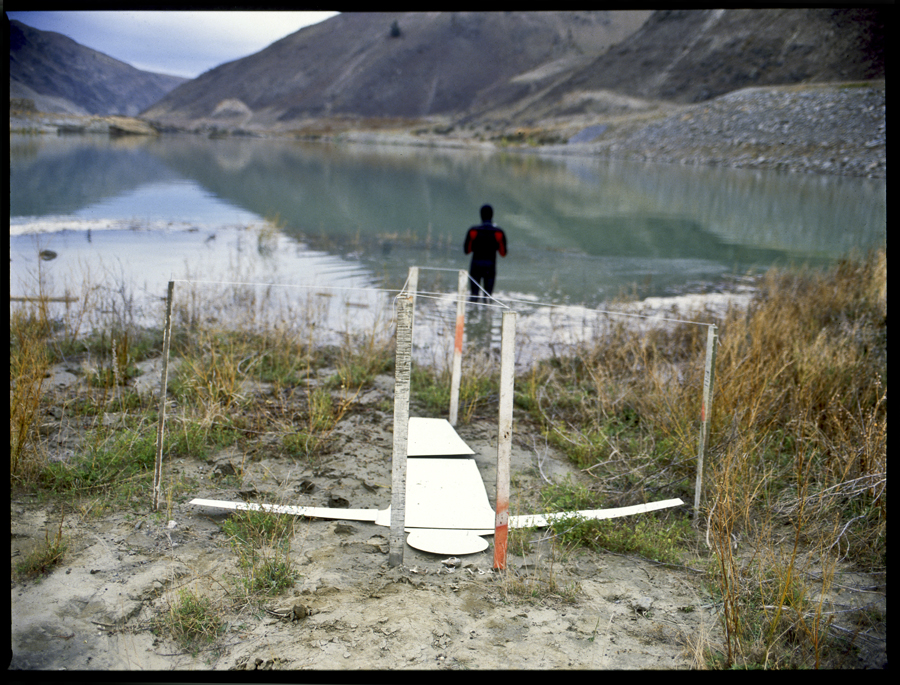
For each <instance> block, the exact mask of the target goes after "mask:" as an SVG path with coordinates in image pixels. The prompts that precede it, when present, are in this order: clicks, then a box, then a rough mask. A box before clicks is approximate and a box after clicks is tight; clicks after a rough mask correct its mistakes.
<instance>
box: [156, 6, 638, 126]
mask: <svg viewBox="0 0 900 685" xmlns="http://www.w3.org/2000/svg"><path fill="white" fill-rule="evenodd" d="M649 14H650V13H649V12H647V11H639V12H483V13H479V12H460V13H457V12H452V13H447V12H406V13H384V12H374V13H344V14H340V15H337V16H335V17H333V18H331V19H329V20H327V21H325V22H322V23H320V24H317V25H314V26H310V27H307V28H304V29H301V30H300V31H298V32H296V33H294V34H292V35H290V36H287V37H286V38H284V39H282V40H280V41H278V42H276V43H273V44H272V45H271V46H269V47H268V48H266V49H265V50H262V51H261V52H259V53H256V54H254V55H251V56H249V57H245V58H243V59H240V60H236V61H234V62H230V63H228V64H224V65H221V66H219V67H217V68H215V69H213V70H211V71H209V72H207V73H206V74H203V75H201V76H200V77H198V78H197V79H194V80H193V81H191V82H189V83H186V84H184V85H182V86H181V87H179V88H177V89H176V90H174V91H173V92H171V93H169V95H167V96H166V97H165V98H163V99H162V100H161V101H160V102H158V103H156V104H155V105H154V106H153V107H151V108H149V109H148V110H147V111H146V112H144V113H143V114H144V116H146V117H148V118H151V119H157V120H161V121H164V122H168V123H185V122H196V121H198V120H206V121H209V122H213V123H220V124H222V125H229V124H231V125H241V126H261V127H266V128H271V127H278V126H282V125H284V124H285V123H286V122H292V121H298V120H303V119H308V118H312V117H332V116H353V117H370V118H371V117H393V118H403V119H417V118H422V117H434V116H447V117H458V116H460V115H461V114H464V113H466V112H467V111H469V110H470V109H473V108H474V109H490V108H492V107H493V106H494V103H495V102H496V101H497V100H498V99H499V100H503V99H508V98H509V97H511V95H510V92H509V90H508V89H506V86H507V85H508V84H509V83H510V82H511V81H512V80H514V79H515V77H516V76H518V75H519V74H522V73H525V72H528V71H531V70H534V69H537V68H544V69H545V70H549V71H553V70H556V71H559V70H560V69H571V68H572V67H574V66H579V65H585V64H587V63H588V62H589V61H590V60H591V59H592V58H594V57H596V56H597V55H599V54H602V53H603V52H605V51H606V50H607V49H608V48H609V47H610V46H612V45H614V44H615V43H617V42H619V41H621V40H622V39H623V38H625V37H626V36H627V35H629V34H631V33H633V32H634V31H635V30H636V29H637V28H638V27H639V26H640V25H641V24H642V23H643V22H644V21H645V20H646V18H647V17H648V16H649ZM516 92H517V91H515V89H513V93H512V97H515V95H516Z"/></svg>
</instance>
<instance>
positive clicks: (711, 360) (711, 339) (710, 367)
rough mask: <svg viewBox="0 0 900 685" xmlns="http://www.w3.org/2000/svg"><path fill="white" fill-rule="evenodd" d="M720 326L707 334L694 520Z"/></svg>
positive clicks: (700, 485) (697, 509)
mask: <svg viewBox="0 0 900 685" xmlns="http://www.w3.org/2000/svg"><path fill="white" fill-rule="evenodd" d="M718 339H719V338H718V328H716V325H715V324H711V325H710V326H709V330H708V333H707V335H706V372H705V373H704V375H703V400H702V403H701V405H700V445H699V447H698V449H697V480H696V482H695V484H694V520H695V521H696V520H697V515H698V513H699V511H700V493H701V491H702V489H703V461H704V458H705V456H706V441H707V439H708V437H709V420H710V415H711V414H712V397H713V384H714V382H715V378H716V344H717V342H718Z"/></svg>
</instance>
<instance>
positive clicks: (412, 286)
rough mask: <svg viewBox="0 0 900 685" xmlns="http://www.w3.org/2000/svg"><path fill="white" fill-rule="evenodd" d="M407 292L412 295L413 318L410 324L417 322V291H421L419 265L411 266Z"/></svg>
mask: <svg viewBox="0 0 900 685" xmlns="http://www.w3.org/2000/svg"><path fill="white" fill-rule="evenodd" d="M405 290H406V292H407V293H408V294H410V295H412V320H411V321H410V324H409V325H410V326H414V325H415V323H416V293H418V292H419V267H417V266H411V267H409V275H408V276H407V277H406V288H405Z"/></svg>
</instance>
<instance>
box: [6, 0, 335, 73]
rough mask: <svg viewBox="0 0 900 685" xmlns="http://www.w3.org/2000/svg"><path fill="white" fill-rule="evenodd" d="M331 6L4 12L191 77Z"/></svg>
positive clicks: (136, 62)
mask: <svg viewBox="0 0 900 685" xmlns="http://www.w3.org/2000/svg"><path fill="white" fill-rule="evenodd" d="M335 14H337V12H277V11H260V12H211V11H210V12H171V11H169V12H147V11H139V12H132V11H117V12H82V11H65V12H7V16H9V18H10V20H12V19H15V20H17V21H21V22H22V23H23V24H27V25H28V26H31V27H32V28H36V29H40V30H41V31H56V32H57V33H61V34H63V35H65V36H68V37H69V38H71V39H72V40H74V41H76V42H78V43H81V44H82V45H84V46H85V47H89V48H92V49H94V50H98V51H99V52H102V53H105V54H107V55H109V56H110V57H115V58H116V59H118V60H121V61H123V62H126V63H128V64H130V65H131V66H133V67H137V68H138V69H143V70H145V71H154V72H159V73H163V74H172V75H174V76H184V77H186V78H196V77H197V76H199V75H200V74H202V73H203V72H205V71H209V70H210V69H212V68H213V67H217V66H218V65H220V64H222V63H223V62H230V61H232V60H235V59H239V58H241V57H246V56H247V55H252V54H253V53H255V52H259V51H260V50H262V49H263V48H265V47H267V46H269V45H271V44H272V43H274V42H275V41H276V40H279V39H280V38H284V37H285V36H287V35H290V34H291V33H294V32H295V31H297V30H299V29H301V28H302V27H304V26H308V25H310V24H316V23H318V22H320V21H324V20H325V19H328V18H329V17H332V16H334V15H335Z"/></svg>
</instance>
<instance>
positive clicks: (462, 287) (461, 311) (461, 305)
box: [450, 269, 469, 426]
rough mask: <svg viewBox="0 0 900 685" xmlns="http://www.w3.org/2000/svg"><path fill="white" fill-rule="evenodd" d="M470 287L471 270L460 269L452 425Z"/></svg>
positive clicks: (452, 391)
mask: <svg viewBox="0 0 900 685" xmlns="http://www.w3.org/2000/svg"><path fill="white" fill-rule="evenodd" d="M468 287H469V272H468V271H466V270H465V269H460V270H459V279H458V282H457V287H456V337H455V338H454V341H453V366H452V370H451V376H450V425H451V426H455V425H456V420H457V415H458V414H459V383H460V379H461V378H462V348H463V336H464V335H465V330H466V292H467V290H468Z"/></svg>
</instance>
